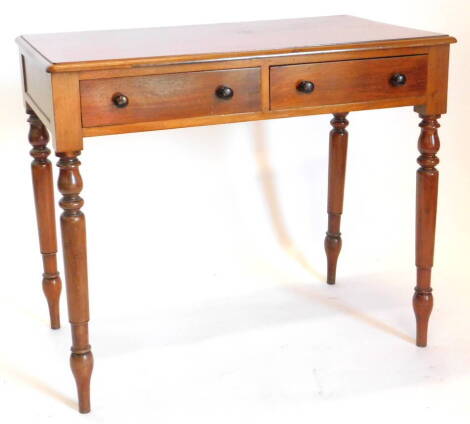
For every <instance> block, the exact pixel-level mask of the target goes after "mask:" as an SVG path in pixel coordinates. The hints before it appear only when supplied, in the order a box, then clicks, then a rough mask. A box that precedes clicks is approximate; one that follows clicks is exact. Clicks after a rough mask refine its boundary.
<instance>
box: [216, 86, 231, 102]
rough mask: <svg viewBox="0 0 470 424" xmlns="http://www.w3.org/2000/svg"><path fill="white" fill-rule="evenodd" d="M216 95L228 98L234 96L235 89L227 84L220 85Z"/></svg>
mask: <svg viewBox="0 0 470 424" xmlns="http://www.w3.org/2000/svg"><path fill="white" fill-rule="evenodd" d="M215 95H216V96H217V97H218V98H219V99H224V100H228V99H231V98H232V97H233V90H232V89H231V88H230V87H227V86H226V85H219V86H218V87H217V88H216V89H215Z"/></svg>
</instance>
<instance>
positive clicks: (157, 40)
mask: <svg viewBox="0 0 470 424" xmlns="http://www.w3.org/2000/svg"><path fill="white" fill-rule="evenodd" d="M442 37H446V35H445V34H438V33H434V32H429V31H421V30H417V29H411V28H405V27H400V26H395V25H389V24H384V23H380V22H375V21H370V20H367V19H362V18H357V17H354V16H347V15H340V16H325V17H314V18H302V19H284V20H273V21H258V22H240V23H225V24H212V25H188V26H177V27H163V28H144V29H122V30H110V31H86V32H67V33H57V34H37V35H23V36H22V38H23V39H24V40H25V41H27V42H28V43H29V44H31V46H33V47H34V48H35V49H36V50H37V51H38V52H40V53H41V55H42V56H43V57H44V58H46V59H47V60H48V61H49V62H50V63H51V64H54V65H62V66H54V67H53V68H52V69H56V70H67V69H86V68H87V65H86V62H96V61H103V62H105V63H106V62H109V61H118V60H123V59H125V60H126V61H128V60H129V59H143V58H158V59H168V58H175V57H179V58H185V59H187V60H192V59H198V58H199V59H200V58H203V57H207V55H210V56H211V57H218V58H222V57H235V56H240V55H243V56H253V55H262V54H273V53H274V54H283V53H293V52H303V51H315V50H317V49H319V48H321V49H323V50H324V49H325V48H326V47H330V48H334V47H339V46H341V45H343V46H342V48H344V45H348V44H373V43H377V42H380V44H381V45H384V42H386V41H395V42H396V43H395V45H397V44H398V43H397V42H400V43H399V44H400V45H403V46H405V45H413V41H416V40H417V39H424V38H430V39H431V40H429V41H428V43H432V42H434V41H435V40H432V39H435V38H442ZM79 62H85V63H82V64H81V66H73V65H74V64H77V63H79Z"/></svg>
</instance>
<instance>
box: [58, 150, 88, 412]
mask: <svg viewBox="0 0 470 424" xmlns="http://www.w3.org/2000/svg"><path fill="white" fill-rule="evenodd" d="M79 154H80V152H68V153H59V154H58V156H59V158H60V159H59V162H58V166H59V168H60V174H59V184H58V185H59V191H60V192H61V193H62V196H63V197H62V199H61V200H60V202H59V203H60V206H61V207H62V209H63V210H64V211H63V213H62V216H61V219H60V224H61V229H62V243H63V250H64V265H65V282H66V287H67V304H68V311H69V321H70V324H71V327H72V349H71V350H72V354H71V356H70V366H71V368H72V373H73V375H74V377H75V381H76V384H77V391H78V403H79V410H80V412H81V413H87V412H90V379H91V373H92V370H93V354H92V353H91V350H90V345H89V341H88V321H89V311H88V277H87V255H86V230H85V215H84V214H83V212H82V211H81V210H80V209H81V207H82V206H83V199H82V198H81V197H80V192H81V190H82V186H83V184H82V178H81V176H80V171H79V166H80V161H79V160H78V159H77V156H78V155H79Z"/></svg>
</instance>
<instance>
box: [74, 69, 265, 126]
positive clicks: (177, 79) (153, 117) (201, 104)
mask: <svg viewBox="0 0 470 424" xmlns="http://www.w3.org/2000/svg"><path fill="white" fill-rule="evenodd" d="M260 81H261V70H260V69H259V68H245V69H231V70H222V71H207V72H186V73H175V74H166V75H147V76H141V77H127V78H107V79H100V80H88V81H82V82H81V83H80V93H81V105H82V122H83V126H84V127H94V126H100V125H112V124H127V123H134V122H147V121H165V120H169V119H176V118H189V117H194V116H207V115H225V114H234V113H244V112H256V111H259V110H261V94H260ZM219 86H227V87H229V88H231V89H232V90H233V96H232V97H231V98H228V99H222V98H220V97H218V96H217V95H216V89H217V88H218V87H219ZM115 93H122V94H124V95H125V96H126V97H127V98H128V99H129V104H128V105H127V106H125V107H122V108H118V107H116V105H115V104H114V103H113V100H112V99H113V95H114V94H115Z"/></svg>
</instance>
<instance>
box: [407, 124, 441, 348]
mask: <svg viewBox="0 0 470 424" xmlns="http://www.w3.org/2000/svg"><path fill="white" fill-rule="evenodd" d="M420 117H421V118H422V121H421V123H420V124H419V126H420V127H421V134H420V136H419V139H418V150H419V152H420V156H419V157H418V164H419V165H420V167H419V169H418V171H417V172H416V268H417V275H416V277H417V282H416V287H415V293H414V296H413V308H414V311H415V315H416V344H417V346H420V347H425V346H426V345H427V340H428V322H429V317H430V315H431V311H432V307H433V296H432V288H431V269H432V266H433V260H434V239H435V233H436V213H437V188H438V182H439V171H438V170H437V169H436V166H437V164H438V163H439V158H438V157H437V156H436V154H437V152H438V151H439V147H440V140H439V134H438V132H437V130H438V128H439V126H440V125H439V123H438V121H437V120H438V119H439V118H440V115H420Z"/></svg>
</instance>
